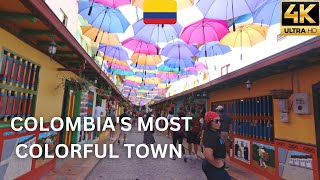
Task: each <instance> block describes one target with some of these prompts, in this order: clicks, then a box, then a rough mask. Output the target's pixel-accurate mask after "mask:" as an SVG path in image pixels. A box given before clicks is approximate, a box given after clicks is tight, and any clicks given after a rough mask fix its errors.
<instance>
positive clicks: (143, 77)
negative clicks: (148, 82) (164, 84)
mask: <svg viewBox="0 0 320 180" xmlns="http://www.w3.org/2000/svg"><path fill="white" fill-rule="evenodd" d="M134 75H135V76H138V77H141V78H142V79H146V78H153V77H156V76H157V74H156V73H147V72H146V71H144V72H135V73H134Z"/></svg>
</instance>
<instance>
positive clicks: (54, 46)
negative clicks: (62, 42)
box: [49, 41, 57, 57]
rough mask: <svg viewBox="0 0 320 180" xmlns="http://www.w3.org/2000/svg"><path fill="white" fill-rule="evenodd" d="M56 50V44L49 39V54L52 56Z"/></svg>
mask: <svg viewBox="0 0 320 180" xmlns="http://www.w3.org/2000/svg"><path fill="white" fill-rule="evenodd" d="M56 52H57V44H56V43H55V42H54V41H51V42H50V44H49V54H50V56H51V57H52V56H54V55H55V54H56Z"/></svg>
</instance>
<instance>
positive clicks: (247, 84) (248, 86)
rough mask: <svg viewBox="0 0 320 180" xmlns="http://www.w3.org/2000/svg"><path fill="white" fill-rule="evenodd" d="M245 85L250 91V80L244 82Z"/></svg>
mask: <svg viewBox="0 0 320 180" xmlns="http://www.w3.org/2000/svg"><path fill="white" fill-rule="evenodd" d="M246 87H247V89H248V90H249V91H250V90H251V88H252V82H251V81H250V80H248V81H247V82H246Z"/></svg>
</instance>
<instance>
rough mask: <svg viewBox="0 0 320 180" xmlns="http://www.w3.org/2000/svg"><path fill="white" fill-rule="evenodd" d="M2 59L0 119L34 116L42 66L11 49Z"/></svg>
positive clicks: (0, 61)
mask: <svg viewBox="0 0 320 180" xmlns="http://www.w3.org/2000/svg"><path fill="white" fill-rule="evenodd" d="M1 57H3V58H1V59H0V64H1V65H2V66H1V69H0V76H1V78H2V82H3V83H1V85H0V88H1V96H0V105H1V106H0V121H5V122H6V121H9V120H10V119H11V118H13V117H22V118H26V117H30V116H34V111H35V105H36V98H37V94H38V81H39V71H40V66H39V65H37V64H35V63H33V62H31V61H29V60H27V59H25V58H23V57H21V56H19V55H17V54H15V53H13V52H11V51H9V50H4V51H3V52H2V56H1Z"/></svg>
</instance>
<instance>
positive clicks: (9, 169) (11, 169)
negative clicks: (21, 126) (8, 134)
mask: <svg viewBox="0 0 320 180" xmlns="http://www.w3.org/2000/svg"><path fill="white" fill-rule="evenodd" d="M35 141H36V135H27V136H22V137H19V138H14V139H7V140H4V141H3V147H2V152H1V160H0V179H15V178H17V177H19V176H22V175H23V174H26V173H27V172H29V171H30V170H31V168H32V158H31V157H30V156H28V157H27V158H24V159H20V158H18V156H17V155H16V153H15V152H16V147H17V146H18V145H19V144H25V145H27V146H28V148H26V149H23V152H20V153H21V154H25V153H27V154H28V152H29V147H30V146H31V145H32V144H35ZM17 167H19V168H17Z"/></svg>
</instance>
